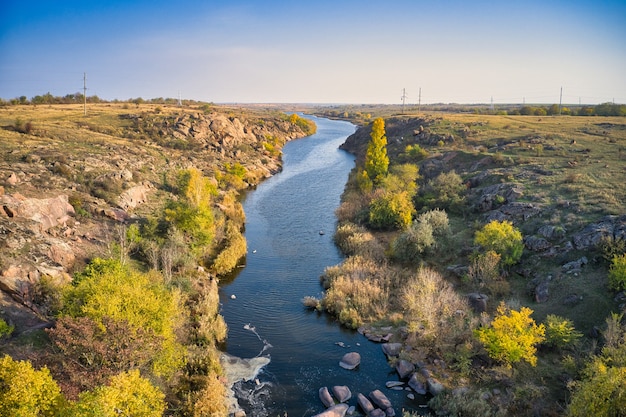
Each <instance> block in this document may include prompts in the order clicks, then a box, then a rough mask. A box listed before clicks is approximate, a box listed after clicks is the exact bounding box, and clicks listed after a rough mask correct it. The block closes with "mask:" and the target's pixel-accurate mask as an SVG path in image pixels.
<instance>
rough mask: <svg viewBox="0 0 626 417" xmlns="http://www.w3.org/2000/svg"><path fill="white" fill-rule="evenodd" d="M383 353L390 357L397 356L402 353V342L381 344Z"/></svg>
mask: <svg viewBox="0 0 626 417" xmlns="http://www.w3.org/2000/svg"><path fill="white" fill-rule="evenodd" d="M381 347H382V349H383V353H384V354H385V355H387V356H390V357H396V356H398V355H400V351H401V350H402V343H383V344H382V345H381Z"/></svg>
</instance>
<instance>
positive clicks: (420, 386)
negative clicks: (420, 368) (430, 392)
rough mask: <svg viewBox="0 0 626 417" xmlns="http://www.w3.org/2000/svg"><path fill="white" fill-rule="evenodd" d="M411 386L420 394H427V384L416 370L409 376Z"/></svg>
mask: <svg viewBox="0 0 626 417" xmlns="http://www.w3.org/2000/svg"><path fill="white" fill-rule="evenodd" d="M408 384H409V387H411V389H412V390H413V391H415V392H416V393H418V394H420V395H426V385H424V383H423V382H422V381H421V378H420V376H419V374H418V373H417V372H416V373H414V374H413V375H411V378H409V383H408Z"/></svg>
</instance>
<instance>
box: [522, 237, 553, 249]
mask: <svg viewBox="0 0 626 417" xmlns="http://www.w3.org/2000/svg"><path fill="white" fill-rule="evenodd" d="M524 246H526V248H527V249H528V250H531V251H533V252H543V251H546V250H548V249H550V248H551V247H552V244H551V243H550V242H548V241H547V240H546V239H545V238H543V237H537V236H527V237H526V238H524Z"/></svg>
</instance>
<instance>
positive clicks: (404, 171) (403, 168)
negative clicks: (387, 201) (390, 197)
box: [379, 164, 419, 198]
mask: <svg viewBox="0 0 626 417" xmlns="http://www.w3.org/2000/svg"><path fill="white" fill-rule="evenodd" d="M418 178H419V168H418V167H417V165H414V164H400V165H392V166H391V168H390V172H389V174H388V175H387V176H386V177H385V178H384V179H383V180H382V181H380V183H379V187H380V188H382V189H384V190H385V192H387V193H402V192H405V193H407V195H408V196H409V197H411V198H413V196H414V195H415V193H416V192H417V183H416V182H415V181H416V180H417V179H418Z"/></svg>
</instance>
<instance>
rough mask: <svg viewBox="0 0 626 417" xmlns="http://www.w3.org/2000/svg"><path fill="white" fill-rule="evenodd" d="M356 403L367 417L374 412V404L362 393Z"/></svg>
mask: <svg viewBox="0 0 626 417" xmlns="http://www.w3.org/2000/svg"><path fill="white" fill-rule="evenodd" d="M356 402H357V404H358V405H359V407H361V410H363V412H364V413H365V415H370V413H371V412H372V411H374V408H375V407H374V405H373V404H372V402H371V401H370V400H369V399H368V398H367V397H366V396H365V395H363V394H361V393H360V392H359V393H358V394H357V395H356Z"/></svg>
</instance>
